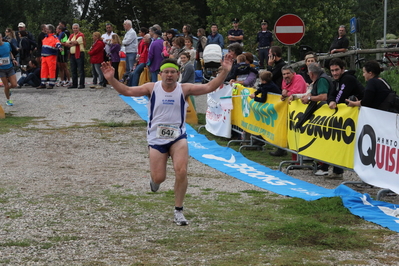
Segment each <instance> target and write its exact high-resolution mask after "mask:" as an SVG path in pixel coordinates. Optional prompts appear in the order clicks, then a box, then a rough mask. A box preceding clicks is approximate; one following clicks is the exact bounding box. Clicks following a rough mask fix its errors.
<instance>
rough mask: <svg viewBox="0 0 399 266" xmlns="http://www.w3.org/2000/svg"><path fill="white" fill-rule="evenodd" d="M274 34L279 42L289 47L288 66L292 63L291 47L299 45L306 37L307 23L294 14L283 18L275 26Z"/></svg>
mask: <svg viewBox="0 0 399 266" xmlns="http://www.w3.org/2000/svg"><path fill="white" fill-rule="evenodd" d="M274 34H275V36H276V38H277V40H278V41H279V42H281V43H282V44H285V45H288V64H289V63H290V62H291V45H294V44H296V43H298V42H299V41H300V40H302V38H303V36H304V35H305V23H303V20H302V19H301V18H300V17H298V16H297V15H294V14H286V15H283V16H281V17H280V18H279V19H278V20H277V21H276V24H275V25H274Z"/></svg>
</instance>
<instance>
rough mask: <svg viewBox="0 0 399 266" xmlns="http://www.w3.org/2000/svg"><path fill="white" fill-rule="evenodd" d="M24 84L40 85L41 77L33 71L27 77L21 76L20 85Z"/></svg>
mask: <svg viewBox="0 0 399 266" xmlns="http://www.w3.org/2000/svg"><path fill="white" fill-rule="evenodd" d="M24 84H29V85H30V86H32V87H37V86H40V78H39V77H38V76H36V75H35V74H33V73H29V74H28V75H27V76H26V77H21V78H20V79H19V80H18V85H19V86H21V87H22V86H23V85H24Z"/></svg>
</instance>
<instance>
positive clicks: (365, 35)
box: [353, 0, 399, 49]
mask: <svg viewBox="0 0 399 266" xmlns="http://www.w3.org/2000/svg"><path fill="white" fill-rule="evenodd" d="M357 2H358V3H357V5H356V7H355V8H354V9H353V10H354V14H355V16H356V18H357V19H358V23H359V34H358V40H359V43H360V45H361V48H363V49H365V48H375V47H376V40H379V39H382V38H383V37H384V31H383V29H384V2H385V1H384V0H382V1H381V0H358V1H357ZM398 16H399V2H398V1H388V8H387V34H389V33H390V34H395V35H398V34H399V32H398V28H399V20H398Z"/></svg>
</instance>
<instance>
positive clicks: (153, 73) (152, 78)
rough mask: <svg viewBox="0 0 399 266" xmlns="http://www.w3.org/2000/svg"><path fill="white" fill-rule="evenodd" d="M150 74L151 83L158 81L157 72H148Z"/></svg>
mask: <svg viewBox="0 0 399 266" xmlns="http://www.w3.org/2000/svg"><path fill="white" fill-rule="evenodd" d="M150 73H151V82H157V81H158V74H159V70H157V71H155V72H150Z"/></svg>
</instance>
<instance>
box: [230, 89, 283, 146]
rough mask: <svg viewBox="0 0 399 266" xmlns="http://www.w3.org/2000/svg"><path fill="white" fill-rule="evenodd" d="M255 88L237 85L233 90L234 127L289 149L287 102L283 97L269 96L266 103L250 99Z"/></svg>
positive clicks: (232, 119) (232, 120)
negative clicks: (282, 99)
mask: <svg viewBox="0 0 399 266" xmlns="http://www.w3.org/2000/svg"><path fill="white" fill-rule="evenodd" d="M254 91H255V90H254V89H253V88H245V87H244V86H242V85H239V84H237V85H236V89H235V90H234V89H233V96H240V97H233V107H234V108H233V110H232V118H231V123H232V125H235V126H238V127H239V128H241V129H242V130H244V131H246V132H248V133H251V134H253V135H261V136H262V137H263V139H264V140H266V141H267V142H269V143H271V144H274V145H277V146H279V147H282V148H286V147H287V109H288V108H287V101H281V95H276V94H268V96H267V101H266V102H265V103H260V102H255V101H254V100H253V99H251V98H250V97H248V95H249V94H251V93H253V92H254Z"/></svg>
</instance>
